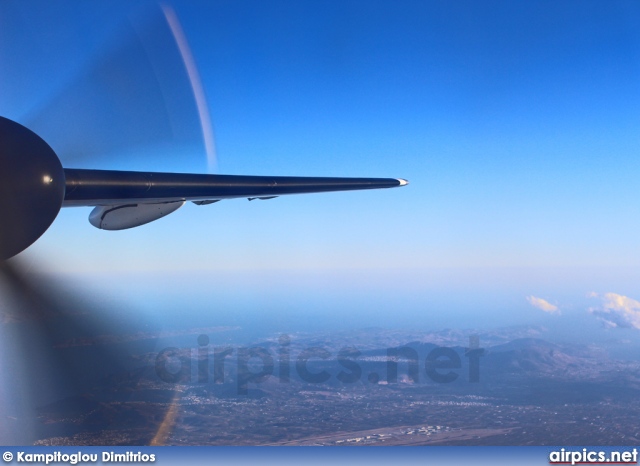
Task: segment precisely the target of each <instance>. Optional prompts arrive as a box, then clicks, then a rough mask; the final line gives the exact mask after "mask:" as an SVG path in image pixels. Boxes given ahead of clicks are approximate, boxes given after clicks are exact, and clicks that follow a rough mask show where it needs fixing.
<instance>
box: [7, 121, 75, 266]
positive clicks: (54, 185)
mask: <svg viewBox="0 0 640 466" xmlns="http://www.w3.org/2000/svg"><path fill="white" fill-rule="evenodd" d="M64 192H65V179H64V170H63V169H62V165H61V164H60V160H59V159H58V156H57V155H56V154H55V152H54V151H53V149H51V147H49V145H48V144H47V143H46V142H44V141H43V140H42V139H41V138H40V136H38V135H37V134H35V133H34V132H33V131H31V130H29V129H27V128H25V127H24V126H22V125H20V124H18V123H16V122H15V121H11V120H8V119H6V118H3V117H0V260H5V259H9V258H10V257H13V256H15V255H16V254H18V253H19V252H21V251H23V250H25V249H26V248H28V247H29V246H31V244H33V243H34V242H35V241H36V240H37V239H38V238H40V236H41V235H42V234H43V233H44V232H45V231H47V229H48V228H49V227H50V226H51V224H52V223H53V221H54V220H55V218H56V217H57V215H58V212H60V208H61V207H62V201H63V200H64Z"/></svg>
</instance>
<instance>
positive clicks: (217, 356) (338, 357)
mask: <svg viewBox="0 0 640 466" xmlns="http://www.w3.org/2000/svg"><path fill="white" fill-rule="evenodd" d="M210 343H211V342H210V340H209V337H208V336H207V335H200V336H199V337H198V347H197V348H175V347H170V348H165V349H163V350H162V351H160V352H159V353H158V354H157V356H156V358H155V371H156V375H157V376H158V378H159V379H160V380H161V381H163V382H166V383H172V384H192V383H198V384H206V383H209V382H211V381H212V382H213V383H216V384H223V383H225V380H226V378H228V377H231V378H233V379H234V380H235V382H236V384H237V392H238V394H239V395H246V394H248V390H249V386H250V385H256V384H260V383H263V382H265V381H266V380H268V379H269V378H270V377H277V378H278V380H279V382H281V383H288V382H290V381H291V379H292V378H293V377H295V376H297V378H298V379H299V380H300V381H301V382H305V383H313V384H322V383H328V382H330V381H331V380H332V379H333V381H336V380H337V381H338V382H340V383H343V384H352V383H356V382H359V381H362V380H363V377H365V376H366V379H365V382H368V383H370V384H394V383H398V379H399V376H401V377H402V380H405V381H408V382H410V383H414V384H417V383H420V381H421V380H430V381H432V382H435V383H451V382H454V381H456V380H459V379H460V377H461V376H464V375H466V378H467V380H468V381H469V382H471V383H476V382H479V381H480V358H481V356H483V355H484V349H482V348H480V339H479V337H478V336H475V335H474V336H471V337H470V338H469V346H468V347H467V348H459V349H458V350H456V349H455V348H452V347H446V346H435V347H433V348H431V349H430V350H429V351H428V352H426V354H424V352H422V353H423V355H422V357H423V358H424V362H423V363H422V364H421V354H420V351H419V350H418V349H416V348H415V347H412V346H400V347H394V348H387V349H386V350H383V351H382V352H380V351H379V352H376V355H375V356H372V355H371V354H367V355H363V353H362V352H361V351H359V350H358V349H357V348H355V347H343V348H341V349H340V350H338V351H337V353H333V354H332V353H331V352H330V351H329V350H327V349H326V348H324V347H320V346H314V347H308V348H301V349H299V350H298V351H296V352H294V351H293V350H292V347H291V338H290V337H289V336H288V335H281V336H280V337H279V338H278V344H277V345H275V347H274V345H272V346H271V347H265V346H251V347H237V348H233V347H230V346H220V347H212V345H211V344H210ZM332 362H335V363H336V364H331V363H332ZM463 362H464V363H465V364H463ZM465 365H466V368H465V367H464V366H465ZM374 366H375V370H374V369H373V367H374ZM292 368H293V370H292ZM465 369H466V370H465ZM332 370H333V373H332ZM294 371H295V372H294ZM401 371H402V374H400V372H401ZM464 372H466V374H464ZM230 374H233V375H230Z"/></svg>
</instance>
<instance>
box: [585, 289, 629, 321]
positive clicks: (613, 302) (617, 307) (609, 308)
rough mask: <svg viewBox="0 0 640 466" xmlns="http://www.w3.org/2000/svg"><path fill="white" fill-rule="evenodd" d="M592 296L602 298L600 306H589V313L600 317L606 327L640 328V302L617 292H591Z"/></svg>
mask: <svg viewBox="0 0 640 466" xmlns="http://www.w3.org/2000/svg"><path fill="white" fill-rule="evenodd" d="M590 296H591V297H594V298H598V297H599V298H600V300H601V301H602V304H601V306H600V307H595V308H594V307H592V308H589V313H590V314H593V315H594V316H596V317H597V318H598V319H600V320H601V321H602V322H603V323H604V325H605V326H606V327H609V328H613V327H620V328H637V329H640V302H639V301H636V300H635V299H632V298H629V297H628V296H623V295H621V294H617V293H605V294H604V295H602V296H600V295H598V294H596V293H590Z"/></svg>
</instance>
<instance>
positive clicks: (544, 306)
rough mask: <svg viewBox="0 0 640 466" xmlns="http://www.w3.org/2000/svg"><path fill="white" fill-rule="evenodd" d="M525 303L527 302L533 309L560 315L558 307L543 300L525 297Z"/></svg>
mask: <svg viewBox="0 0 640 466" xmlns="http://www.w3.org/2000/svg"><path fill="white" fill-rule="evenodd" d="M527 301H529V304H531V305H532V306H533V307H537V308H538V309H540V310H541V311H544V312H548V313H549V314H560V309H558V306H554V305H553V304H551V303H550V302H549V301H547V300H545V299H542V298H536V297H535V296H527Z"/></svg>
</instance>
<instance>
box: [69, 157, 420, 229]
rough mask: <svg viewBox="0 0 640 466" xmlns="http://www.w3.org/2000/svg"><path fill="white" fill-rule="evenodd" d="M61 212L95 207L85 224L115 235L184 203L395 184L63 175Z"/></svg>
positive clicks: (291, 178)
mask: <svg viewBox="0 0 640 466" xmlns="http://www.w3.org/2000/svg"><path fill="white" fill-rule="evenodd" d="M64 176H65V195H64V201H63V204H62V206H63V207H72V206H95V209H94V210H93V211H92V213H91V214H90V216H89V221H90V222H91V224H92V225H94V226H95V227H97V228H100V229H104V230H121V229H125V228H132V227H135V226H139V225H143V224H145V223H148V222H151V221H153V220H156V219H158V218H161V217H164V216H165V215H168V214H169V213H171V212H174V211H175V210H177V209H178V208H179V207H181V206H182V205H183V204H184V203H185V202H186V201H192V202H194V203H196V204H198V205H203V204H211V203H213V202H217V201H220V200H223V199H234V198H247V199H249V200H254V199H272V198H274V197H278V196H282V195H288V194H306V193H321V192H331V191H354V190H362V189H379V188H394V187H397V186H404V185H406V184H408V182H407V181H406V180H404V179H396V178H328V177H294V176H237V175H202V174H183V173H154V172H132V171H113V170H82V169H70V168H65V169H64Z"/></svg>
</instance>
